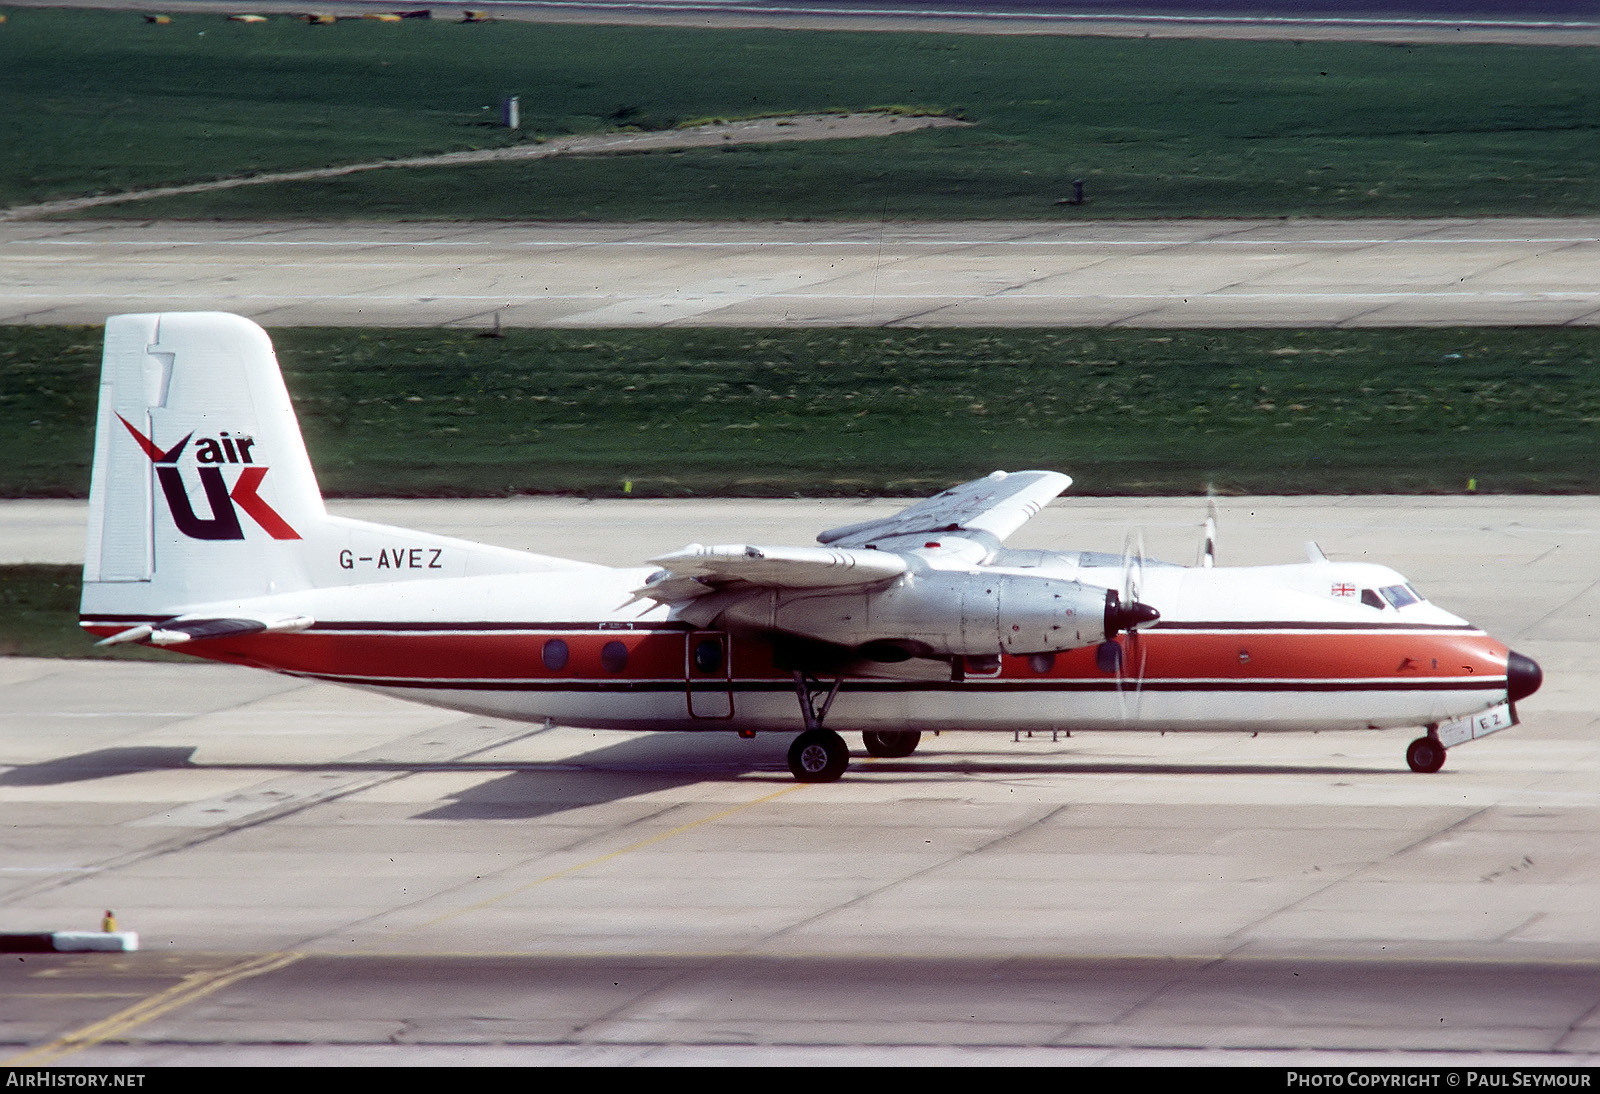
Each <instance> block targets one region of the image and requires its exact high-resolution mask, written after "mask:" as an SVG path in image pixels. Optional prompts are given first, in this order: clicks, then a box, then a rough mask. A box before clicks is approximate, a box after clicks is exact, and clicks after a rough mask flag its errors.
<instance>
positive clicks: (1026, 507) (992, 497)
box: [817, 471, 1072, 551]
mask: <svg viewBox="0 0 1600 1094" xmlns="http://www.w3.org/2000/svg"><path fill="white" fill-rule="evenodd" d="M1071 485H1072V480H1071V479H1070V478H1068V477H1067V476H1066V475H1063V474H1061V473H1060V472H1059V471H1012V472H1009V473H1008V472H1005V471H996V472H994V473H993V474H990V475H986V476H984V477H983V478H981V479H974V480H973V481H972V482H968V483H962V484H961V485H960V486H952V487H951V488H950V489H948V490H946V491H945V492H944V493H942V494H935V495H934V496H933V497H931V498H928V499H927V500H926V501H919V502H918V503H917V504H915V505H913V506H911V507H910V508H908V509H902V510H901V511H900V512H898V513H896V514H895V515H894V516H892V517H884V518H882V519H880V520H869V521H863V522H862V523H860V524H847V525H845V526H844V527H842V528H830V529H828V530H827V531H826V532H823V533H821V534H820V535H818V536H817V541H818V542H819V543H826V544H828V545H829V546H831V547H866V546H867V545H868V544H869V543H870V544H876V545H878V546H880V547H881V548H882V549H884V550H889V551H893V550H904V549H906V547H907V546H911V544H906V543H903V542H902V543H888V542H885V541H888V540H899V539H902V538H911V539H919V538H920V539H926V538H927V537H929V536H932V535H937V536H940V537H948V538H953V539H972V540H976V541H978V542H980V543H982V542H984V541H985V540H986V539H988V538H989V537H992V538H993V541H994V542H993V543H992V544H986V546H997V545H998V544H999V542H1001V541H1003V540H1004V539H1005V538H1006V537H1007V536H1009V535H1010V534H1011V533H1012V532H1015V531H1016V530H1017V529H1018V528H1021V527H1022V526H1023V525H1024V524H1026V523H1027V522H1028V518H1029V517H1032V516H1033V515H1034V514H1035V513H1037V512H1038V511H1039V510H1041V509H1043V508H1044V507H1045V506H1046V505H1048V504H1050V502H1051V500H1052V499H1054V498H1055V497H1056V496H1057V495H1058V494H1060V493H1061V492H1062V491H1063V490H1065V489H1066V488H1067V487H1069V486H1071ZM963 533H965V535H963ZM941 542H942V538H941ZM915 546H918V547H920V546H922V543H920V542H918V543H916V544H915Z"/></svg>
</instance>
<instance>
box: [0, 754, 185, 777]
mask: <svg viewBox="0 0 1600 1094" xmlns="http://www.w3.org/2000/svg"><path fill="white" fill-rule="evenodd" d="M197 747H198V746H181V745H180V746H177V747H166V746H156V745H147V746H141V747H132V748H101V749H96V750H95V751H93V752H80V753H78V754H77V755H75V756H58V757H56V758H55V759H53V760H46V761H44V762H43V763H37V764H20V765H18V766H16V767H13V768H12V769H11V770H9V771H0V786H60V785H62V784H64V783H81V782H89V781H91V780H93V779H109V778H112V777H114V776H116V775H134V774H137V773H139V772H141V771H171V770H173V769H175V768H182V767H204V766H205V765H204V764H196V763H195V762H194V754H195V751H196V748H197Z"/></svg>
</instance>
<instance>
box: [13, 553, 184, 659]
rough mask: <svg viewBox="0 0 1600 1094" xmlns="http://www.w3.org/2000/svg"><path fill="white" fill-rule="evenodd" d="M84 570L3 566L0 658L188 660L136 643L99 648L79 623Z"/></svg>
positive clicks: (57, 567) (92, 637)
mask: <svg viewBox="0 0 1600 1094" xmlns="http://www.w3.org/2000/svg"><path fill="white" fill-rule="evenodd" d="M82 589H83V571H82V569H81V568H80V567H77V566H46V565H27V566H0V657H91V658H95V659H102V658H115V659H118V660H124V661H179V660H189V659H188V658H185V657H183V655H181V654H176V653H169V652H168V651H166V650H158V649H151V648H150V647H148V646H138V645H133V644H131V643H130V644H127V645H121V646H96V645H95V644H94V643H95V639H94V636H93V635H89V634H85V633H84V632H83V630H82V629H81V628H79V626H78V596H79V594H80V593H81V591H82Z"/></svg>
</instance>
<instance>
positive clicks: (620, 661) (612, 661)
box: [600, 642, 628, 672]
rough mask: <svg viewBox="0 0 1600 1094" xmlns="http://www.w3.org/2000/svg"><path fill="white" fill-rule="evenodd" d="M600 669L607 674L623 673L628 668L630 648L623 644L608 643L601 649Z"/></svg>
mask: <svg viewBox="0 0 1600 1094" xmlns="http://www.w3.org/2000/svg"><path fill="white" fill-rule="evenodd" d="M600 667H601V668H603V669H605V670H606V671H607V672H621V671H622V670H623V669H625V668H627V667H628V647H627V646H624V645H623V644H622V643H621V642H607V643H606V644H605V645H604V646H601V647H600Z"/></svg>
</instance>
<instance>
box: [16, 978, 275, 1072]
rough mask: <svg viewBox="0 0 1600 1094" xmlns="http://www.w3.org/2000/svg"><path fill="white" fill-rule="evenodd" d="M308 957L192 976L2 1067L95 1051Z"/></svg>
mask: <svg viewBox="0 0 1600 1094" xmlns="http://www.w3.org/2000/svg"><path fill="white" fill-rule="evenodd" d="M304 956H305V954H303V953H298V952H293V951H290V952H283V953H269V954H264V955H262V956H260V957H252V958H250V959H249V960H247V961H241V962H239V963H237V964H234V965H229V966H227V967H225V968H221V969H211V970H208V971H206V972H196V973H190V974H189V975H188V976H185V977H184V978H183V979H182V980H180V981H179V982H178V983H176V984H174V985H173V986H172V987H170V988H168V989H166V990H165V991H162V992H158V993H156V994H155V995H152V996H150V997H148V998H146V999H144V1000H141V1001H140V1002H138V1003H135V1004H133V1005H132V1006H130V1007H125V1008H124V1009H122V1010H120V1011H118V1012H117V1013H115V1014H113V1015H112V1016H111V1017H109V1018H105V1019H102V1020H101V1021H99V1022H95V1023H93V1024H91V1025H87V1026H84V1027H83V1028H82V1029H78V1030H74V1031H73V1032H71V1033H68V1034H66V1035H65V1036H62V1037H58V1038H56V1039H55V1040H54V1041H51V1042H50V1043H49V1044H47V1045H40V1046H39V1047H38V1048H34V1049H29V1050H28V1051H27V1052H24V1053H22V1054H21V1055H19V1056H13V1057H11V1059H9V1060H0V1067H41V1066H43V1065H46V1064H52V1063H55V1062H56V1061H57V1060H60V1059H63V1058H64V1057H67V1056H70V1055H72V1054H73V1053H74V1052H81V1051H83V1050H84V1049H86V1048H93V1047H94V1046H95V1045H98V1044H100V1043H101V1042H102V1041H107V1040H110V1039H111V1038H113V1037H120V1036H122V1035H124V1034H126V1033H128V1032H129V1031H131V1030H134V1029H137V1028H138V1027H139V1026H142V1025H144V1024H145V1023H146V1022H151V1021H154V1020H155V1019H157V1018H160V1017H161V1016H162V1015H164V1014H168V1013H171V1012H172V1011H174V1010H177V1009H178V1008H179V1007H183V1006H187V1005H188V1004H190V1003H193V1002H195V1001H197V1000H199V999H203V998H204V997H205V996H207V995H210V994H211V993H212V992H215V991H221V990H222V989H223V988H226V987H229V986H231V985H233V984H237V983H238V982H239V981H241V980H248V979H250V978H251V977H255V976H261V975H263V974H265V973H269V972H275V971H276V970H278V969H281V968H284V967H286V966H288V965H292V964H294V963H295V962H296V961H299V960H300V959H301V958H302V957H304Z"/></svg>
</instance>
